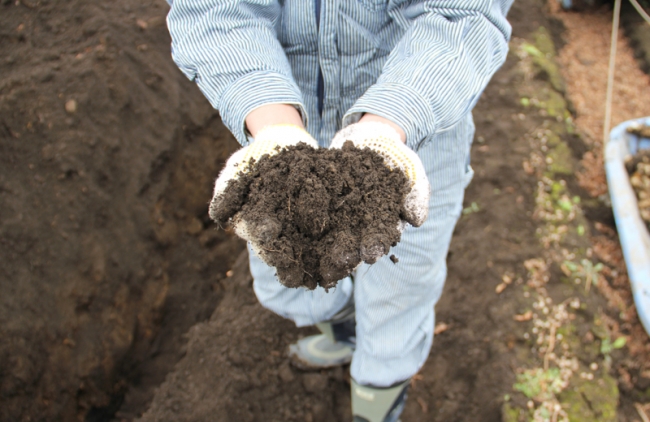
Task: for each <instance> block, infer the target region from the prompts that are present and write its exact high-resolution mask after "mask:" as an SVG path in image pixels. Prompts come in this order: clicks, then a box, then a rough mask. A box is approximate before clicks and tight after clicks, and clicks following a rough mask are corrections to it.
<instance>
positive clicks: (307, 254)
mask: <svg viewBox="0 0 650 422" xmlns="http://www.w3.org/2000/svg"><path fill="white" fill-rule="evenodd" d="M409 187H410V182H409V180H408V179H407V178H406V176H405V175H404V173H403V172H402V171H401V170H399V169H396V170H394V171H391V170H390V169H389V168H388V167H387V166H386V165H385V163H384V159H383V158H382V157H381V155H379V154H377V153H376V152H374V151H372V150H371V149H368V148H364V149H359V148H356V147H355V146H354V145H353V144H352V142H346V143H345V144H344V145H343V148H342V149H314V148H312V147H310V146H307V145H306V144H299V145H297V146H292V147H289V148H287V149H285V150H283V151H281V152H280V153H278V154H275V155H273V156H270V157H269V156H268V155H267V156H264V157H262V158H261V159H260V160H259V161H258V162H256V163H254V164H253V166H252V167H251V170H250V171H249V172H247V173H245V174H241V173H240V175H239V177H238V178H237V179H235V180H232V181H230V183H229V184H228V187H227V188H226V190H225V191H224V194H223V196H222V197H221V200H220V201H218V202H217V203H215V204H213V206H212V207H211V210H210V215H211V216H212V218H214V219H215V220H216V221H217V222H219V223H221V224H225V223H226V222H227V221H229V220H230V219H231V218H232V217H233V216H234V215H235V214H236V213H239V214H238V215H237V217H236V219H237V221H243V222H245V224H246V227H247V231H248V232H249V235H250V237H251V239H249V240H254V243H255V244H256V245H257V247H258V248H259V253H260V255H261V257H262V258H263V259H264V260H265V261H266V262H267V263H268V264H269V265H271V266H273V267H275V268H276V269H277V274H278V278H279V280H280V282H281V283H282V284H284V285H285V286H287V287H300V286H305V287H308V288H309V289H314V288H316V286H318V285H320V286H322V287H324V288H325V289H329V288H332V287H334V286H335V285H336V283H337V281H338V280H340V279H342V278H344V277H346V276H347V275H349V274H350V273H351V272H352V271H353V270H354V269H355V268H356V267H357V266H358V265H359V264H360V263H361V261H364V262H366V263H368V264H373V263H375V262H376V260H377V259H378V258H379V257H381V256H382V255H385V254H387V253H388V251H389V250H390V247H391V246H395V245H396V244H397V242H399V239H400V231H399V229H398V225H399V222H400V215H401V214H402V208H403V203H404V198H405V196H406V194H407V193H408V189H409Z"/></svg>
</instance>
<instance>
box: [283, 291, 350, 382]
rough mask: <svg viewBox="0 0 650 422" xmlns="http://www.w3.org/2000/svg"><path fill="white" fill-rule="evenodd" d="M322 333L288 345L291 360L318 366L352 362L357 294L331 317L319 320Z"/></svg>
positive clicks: (306, 365)
mask: <svg viewBox="0 0 650 422" xmlns="http://www.w3.org/2000/svg"><path fill="white" fill-rule="evenodd" d="M316 327H318V329H319V330H320V331H321V333H322V334H316V335H313V336H308V337H305V338H303V339H300V340H298V342H297V343H295V344H292V345H291V346H289V357H290V358H291V363H292V364H293V365H294V366H297V367H298V368H301V369H307V370H310V369H312V370H317V369H322V368H331V367H333V366H341V365H346V364H348V363H350V361H351V360H352V353H353V352H354V348H355V345H356V320H355V318H354V298H353V297H350V299H349V300H348V302H347V303H346V305H345V306H344V307H343V309H341V310H340V311H339V312H338V313H337V314H336V315H334V316H333V317H332V318H331V319H330V320H328V321H325V322H321V323H318V324H316Z"/></svg>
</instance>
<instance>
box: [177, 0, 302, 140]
mask: <svg viewBox="0 0 650 422" xmlns="http://www.w3.org/2000/svg"><path fill="white" fill-rule="evenodd" d="M168 3H169V4H170V6H171V9H170V11H169V14H168V15H167V25H168V27H169V32H170V34H171V38H172V58H173V59H174V61H175V62H176V64H177V65H178V67H179V68H180V69H181V71H182V72H183V73H184V74H185V76H187V77H188V78H189V79H190V80H193V81H195V82H196V83H197V85H198V86H199V88H200V89H201V91H202V92H203V94H204V95H205V96H206V97H207V99H208V100H209V101H210V103H211V104H212V106H213V107H214V108H216V109H217V110H219V113H220V114H221V118H222V120H223V122H224V124H225V125H226V126H227V127H228V129H230V131H231V132H232V133H233V134H234V135H235V138H237V140H238V141H239V143H240V144H242V145H247V144H248V142H249V140H248V137H247V132H246V130H245V123H244V119H245V118H246V116H247V115H248V113H249V112H250V111H252V110H253V109H255V108H257V107H259V106H262V105H264V104H271V103H285V104H293V105H294V106H296V107H297V108H298V109H299V111H300V113H301V114H302V116H303V119H305V120H306V116H307V115H306V112H305V108H304V106H303V100H302V95H301V93H300V89H299V88H298V86H297V84H296V83H295V81H294V79H293V76H292V74H291V67H290V65H289V62H288V60H287V58H286V55H285V53H284V51H283V49H282V46H281V45H280V42H279V41H278V39H277V34H276V31H275V25H276V24H277V23H278V22H279V19H280V6H279V4H278V2H277V0H248V1H246V0H241V1H237V0H168Z"/></svg>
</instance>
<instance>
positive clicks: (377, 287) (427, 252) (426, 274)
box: [249, 114, 474, 387]
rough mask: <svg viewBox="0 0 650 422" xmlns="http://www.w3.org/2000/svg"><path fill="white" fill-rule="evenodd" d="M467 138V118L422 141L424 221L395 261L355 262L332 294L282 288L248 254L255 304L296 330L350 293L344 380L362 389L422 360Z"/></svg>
mask: <svg viewBox="0 0 650 422" xmlns="http://www.w3.org/2000/svg"><path fill="white" fill-rule="evenodd" d="M473 136H474V123H473V121H472V117H471V114H468V115H467V117H466V118H465V119H463V120H461V122H460V123H458V124H457V125H456V126H454V127H453V128H452V129H450V130H448V131H446V132H443V133H440V134H437V135H435V136H433V137H431V138H430V139H427V140H425V141H424V142H423V143H422V145H421V147H420V148H419V150H418V151H417V153H418V156H419V157H420V159H421V160H422V162H423V164H424V167H425V168H426V170H427V175H428V177H429V182H430V184H431V200H430V202H429V218H428V219H427V221H426V222H425V223H424V224H423V225H422V226H421V227H418V228H414V227H410V226H409V227H408V228H407V229H406V230H405V231H404V232H403V233H402V239H401V241H400V242H399V243H398V244H397V246H395V247H393V248H392V249H391V251H390V253H389V255H391V254H394V255H395V256H396V257H397V258H398V259H399V262H398V263H397V264H394V263H393V262H392V261H391V260H390V259H389V257H388V256H384V257H383V258H381V259H380V260H378V261H377V262H376V263H375V264H373V265H367V264H362V265H361V266H360V267H359V268H357V270H356V272H355V273H354V284H353V283H352V281H351V280H350V278H345V279H343V280H341V281H339V283H338V285H337V287H336V288H334V289H330V291H329V292H325V290H324V289H322V288H320V287H319V288H317V289H315V290H307V289H305V288H298V289H294V288H286V287H284V286H282V285H281V284H280V283H279V281H278V280H277V278H276V275H275V269H274V268H273V267H269V266H268V265H266V264H265V263H263V262H262V261H261V260H260V259H259V258H258V257H257V256H256V255H255V254H254V253H253V252H251V251H250V249H249V252H250V269H251V273H252V274H253V277H254V280H255V281H254V284H253V288H254V290H255V294H256V295H257V298H258V299H259V301H260V303H261V304H262V305H263V306H264V307H266V308H268V309H270V310H271V311H273V312H275V313H277V314H278V315H281V316H283V317H285V318H289V319H291V320H293V321H294V322H295V323H296V325H297V326H298V327H303V326H308V325H313V324H315V323H317V322H322V321H326V320H328V319H329V318H330V317H332V316H333V315H334V314H336V313H337V312H338V311H339V310H341V308H342V307H343V305H344V304H345V303H346V302H347V300H348V299H349V297H350V295H351V294H352V289H354V301H355V307H356V319H357V347H356V350H355V352H354V356H353V358H352V364H351V367H350V374H351V376H352V377H353V378H354V379H355V380H356V381H357V382H358V383H359V384H363V385H372V386H375V387H387V386H391V385H393V384H395V383H397V382H400V381H403V380H405V379H407V378H409V377H411V376H413V375H414V374H415V373H416V372H417V371H418V370H419V369H420V368H421V367H422V365H424V362H425V361H426V359H427V356H428V355H429V350H430V349H431V344H432V341H433V329H434V322H435V312H434V306H435V304H436V302H437V301H438V299H439V298H440V295H441V293H442V289H443V286H444V283H445V278H446V276H447V265H446V257H447V251H448V249H449V242H450V240H451V236H452V233H453V231H454V226H455V225H456V222H457V220H458V218H459V216H460V213H461V210H462V203H463V195H464V191H465V187H466V186H467V185H468V184H469V182H470V181H471V178H472V175H473V172H472V170H471V167H470V166H469V151H470V146H471V143H472V138H473Z"/></svg>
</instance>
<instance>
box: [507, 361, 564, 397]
mask: <svg viewBox="0 0 650 422" xmlns="http://www.w3.org/2000/svg"><path fill="white" fill-rule="evenodd" d="M565 386H566V382H565V381H564V380H563V379H562V377H561V374H560V369H559V368H549V369H547V370H543V369H542V368H534V369H527V370H526V371H524V372H523V373H521V374H519V375H517V383H515V385H514V386H513V388H514V389H515V390H517V391H521V392H522V393H523V394H524V395H525V396H526V397H528V398H529V399H535V400H537V401H546V400H550V399H552V398H553V397H554V396H555V394H558V393H559V392H561V391H562V390H563V389H564V387H565Z"/></svg>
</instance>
